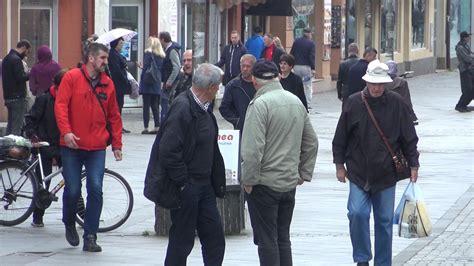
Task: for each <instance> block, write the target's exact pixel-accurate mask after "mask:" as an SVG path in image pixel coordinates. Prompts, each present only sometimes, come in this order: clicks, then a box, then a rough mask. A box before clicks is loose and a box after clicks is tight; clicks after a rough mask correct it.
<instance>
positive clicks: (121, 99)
mask: <svg viewBox="0 0 474 266" xmlns="http://www.w3.org/2000/svg"><path fill="white" fill-rule="evenodd" d="M115 97H117V104H118V108H119V112H120V114H122V109H123V105H124V102H125V94H123V93H119V92H117V91H115Z"/></svg>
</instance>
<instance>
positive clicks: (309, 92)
mask: <svg viewBox="0 0 474 266" xmlns="http://www.w3.org/2000/svg"><path fill="white" fill-rule="evenodd" d="M311 34H312V31H311V29H310V28H305V29H303V36H302V37H300V38H298V39H296V40H295V42H294V43H293V45H292V46H291V51H290V54H291V55H293V56H294V57H295V68H294V69H293V72H294V73H295V74H296V75H298V76H300V78H301V79H302V80H303V85H304V94H305V96H306V102H307V103H308V104H310V103H311V100H312V99H313V79H312V77H313V73H312V72H313V71H314V61H315V50H316V44H315V43H314V41H313V40H312V39H311Z"/></svg>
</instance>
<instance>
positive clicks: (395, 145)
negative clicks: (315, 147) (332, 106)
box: [332, 60, 419, 265]
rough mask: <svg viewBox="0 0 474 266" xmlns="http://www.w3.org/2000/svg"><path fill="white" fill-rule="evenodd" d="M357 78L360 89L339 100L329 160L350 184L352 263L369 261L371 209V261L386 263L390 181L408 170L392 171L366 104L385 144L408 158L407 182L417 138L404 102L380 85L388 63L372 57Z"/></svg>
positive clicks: (339, 176)
mask: <svg viewBox="0 0 474 266" xmlns="http://www.w3.org/2000/svg"><path fill="white" fill-rule="evenodd" d="M362 78H363V79H364V80H365V81H366V82H367V86H366V88H364V90H363V91H361V92H360V93H355V94H353V95H351V96H350V97H349V98H348V100H347V104H346V103H345V104H344V107H343V110H342V113H341V117H340V118H339V123H338V125H337V129H336V133H335V135H334V139H333V142H332V150H333V159H334V163H335V164H336V176H337V180H338V181H340V182H342V183H346V180H347V179H348V180H349V183H350V188H349V189H350V190H349V191H350V192H349V199H348V203H347V208H348V211H349V212H348V215H347V216H348V218H349V228H350V235H351V241H352V248H353V254H352V256H353V259H354V262H357V264H358V265H369V264H368V263H369V261H370V260H372V252H371V244H370V227H369V224H370V211H371V208H373V210H374V228H375V248H374V250H375V259H374V263H375V265H391V263H392V227H393V224H392V220H393V209H394V201H395V185H396V183H397V182H398V181H399V180H401V179H403V178H408V175H406V176H404V177H402V176H399V175H397V172H396V170H395V166H394V161H393V159H392V156H391V154H390V152H389V150H388V148H387V146H386V144H385V142H384V141H383V140H382V137H381V135H380V134H379V132H378V131H377V129H376V127H375V125H374V122H373V121H372V119H371V117H370V115H369V113H368V108H367V107H366V103H367V104H368V106H369V108H370V110H371V111H372V112H373V114H374V117H375V119H376V120H377V123H378V125H379V126H380V129H381V130H382V132H383V133H384V135H385V136H386V138H387V140H388V141H387V142H388V143H389V145H390V146H391V148H392V149H393V150H394V151H395V152H398V151H401V152H402V153H403V155H404V156H405V158H406V160H407V161H408V165H409V166H410V168H411V171H410V179H411V180H412V181H413V182H415V181H416V179H417V178H418V167H419V162H418V155H419V154H418V151H417V143H418V137H417V135H416V131H415V127H414V125H413V122H412V120H411V118H410V109H409V107H408V105H407V104H406V103H405V102H404V101H403V99H402V97H401V96H400V95H399V94H397V93H395V92H393V91H391V90H385V84H386V83H389V82H391V81H392V79H391V78H390V76H389V75H388V66H387V65H386V64H384V63H380V62H379V61H378V60H375V61H372V62H371V63H370V64H369V65H368V67H367V72H366V74H365V75H364V76H363V77H362ZM365 102H366V103H365ZM346 167H347V170H346Z"/></svg>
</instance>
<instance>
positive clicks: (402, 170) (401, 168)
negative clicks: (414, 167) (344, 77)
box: [360, 91, 411, 180]
mask: <svg viewBox="0 0 474 266" xmlns="http://www.w3.org/2000/svg"><path fill="white" fill-rule="evenodd" d="M360 96H361V97H362V101H363V102H364V105H365V107H366V108H367V112H368V113H369V116H370V119H371V120H372V122H373V123H374V126H375V128H376V129H377V131H378V132H379V134H380V136H381V137H382V140H383V142H384V143H385V146H386V147H387V149H388V151H389V152H390V155H391V156H392V160H393V164H394V166H395V170H396V173H397V180H402V179H405V178H408V177H410V176H411V169H410V166H409V165H408V161H407V159H406V158H405V155H403V152H402V150H398V151H397V152H396V153H395V152H393V149H392V146H390V143H388V139H387V137H385V134H384V133H383V131H382V129H381V128H380V126H379V123H377V120H376V119H375V116H374V113H372V109H371V108H370V106H369V103H367V99H365V97H364V93H363V92H362V91H361V92H360Z"/></svg>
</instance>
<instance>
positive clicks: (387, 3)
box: [380, 0, 398, 54]
mask: <svg viewBox="0 0 474 266" xmlns="http://www.w3.org/2000/svg"><path fill="white" fill-rule="evenodd" d="M397 7H398V1H397V0H382V4H381V6H380V14H381V15H380V19H381V21H380V25H381V27H380V53H389V54H390V53H393V51H396V50H397V36H398V32H397V18H398V8H397Z"/></svg>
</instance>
